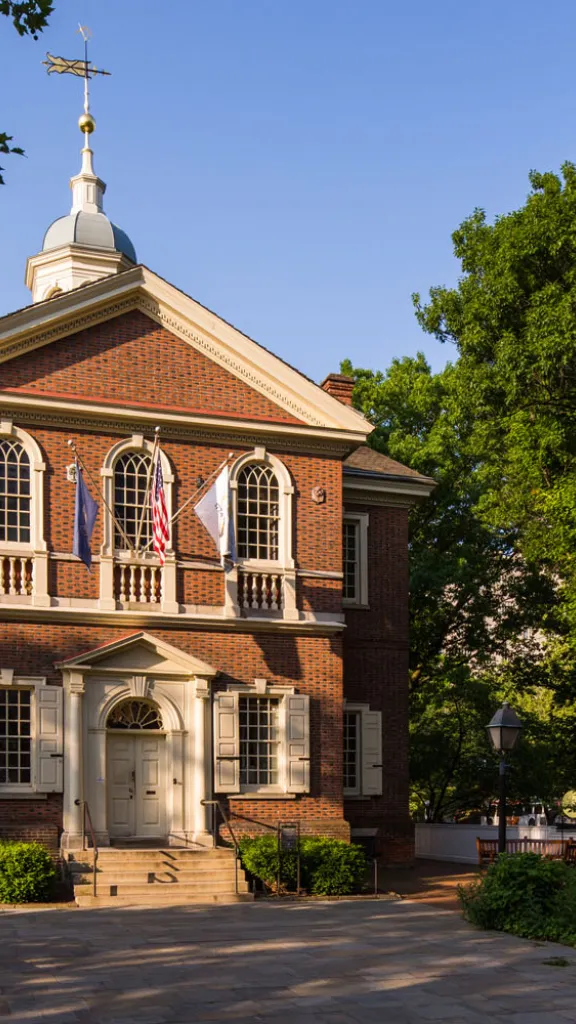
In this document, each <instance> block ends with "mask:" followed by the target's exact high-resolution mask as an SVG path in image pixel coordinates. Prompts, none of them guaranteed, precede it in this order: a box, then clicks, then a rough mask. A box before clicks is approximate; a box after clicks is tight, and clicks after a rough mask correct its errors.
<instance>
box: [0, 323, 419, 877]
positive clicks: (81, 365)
mask: <svg viewBox="0 0 576 1024" xmlns="http://www.w3.org/2000/svg"><path fill="white" fill-rule="evenodd" d="M2 387H3V388H6V389H8V390H15V391H19V392H21V393H37V394H43V395H45V396H48V395H50V396H54V395H60V396H61V397H66V396H69V397H76V398H77V397H81V398H84V399H93V400H98V401H101V402H103V403H104V404H105V403H106V402H113V403H120V404H122V405H124V404H125V403H126V398H127V396H129V397H130V404H131V405H133V406H134V407H136V408H137V407H138V405H139V404H142V406H143V407H146V408H147V409H152V408H154V406H152V405H151V404H150V400H151V398H153V400H154V402H155V403H157V404H156V407H157V408H171V409H185V410H187V411H190V412H192V411H193V412H196V413H199V412H200V413H201V412H205V413H207V414H213V415H218V414H222V415H225V416H227V417H237V418H238V419H239V420H241V419H243V418H244V419H247V418H249V419H259V420H262V421H263V422H267V423H271V422H278V423H290V422H296V421H295V420H294V417H293V416H292V415H291V414H289V413H287V412H285V411H284V410H283V409H280V408H279V407H277V406H276V405H274V403H273V402H271V401H270V400H269V399H268V398H266V397H264V396H262V395H261V394H259V393H258V392H256V391H254V390H252V389H251V388H250V387H248V386H247V385H246V384H244V383H243V382H242V381H239V380H238V379H237V378H236V377H234V376H233V375H232V374H230V373H229V372H228V371H227V370H224V369H223V368H221V367H219V366H216V365H215V364H214V363H212V362H211V361H210V360H208V359H206V358H205V357H204V356H203V355H201V354H199V353H198V352H196V351H195V350H193V349H192V348H191V347H190V346H188V345H187V344H186V343H185V342H182V341H180V340H179V339H177V338H175V337H174V336H172V335H171V334H170V333H169V332H167V331H166V330H165V329H164V328H162V327H159V326H158V325H157V324H155V323H154V322H153V321H152V320H150V319H149V318H148V317H146V316H144V315H143V314H141V313H129V314H125V315H124V316H120V317H117V318H116V319H115V320H112V321H108V322H107V323H105V324H102V325H99V326H95V327H92V328H89V329H87V330H85V331H81V332H78V333H77V334H75V335H73V336H71V337H69V338H66V339H62V340H61V341H58V342H55V343H53V344H51V345H47V346H45V347H43V348H41V349H38V350H37V351H35V352H32V353H30V354H29V355H26V356H22V357H20V358H17V359H14V360H11V361H10V362H9V363H7V364H4V365H3V367H2ZM15 422H16V423H17V425H18V419H17V417H15ZM29 432H30V433H31V434H32V435H33V436H34V437H35V439H36V440H37V442H38V443H39V445H40V447H41V449H42V451H43V457H44V459H45V462H46V467H47V469H46V474H45V508H46V539H47V542H48V547H49V549H50V551H51V552H55V553H68V552H71V549H72V535H73V519H74V497H75V488H74V486H73V485H72V484H70V483H69V482H68V481H67V480H66V466H67V465H68V464H69V463H70V462H71V461H72V460H71V454H70V449H69V447H68V445H67V443H66V442H67V440H68V439H69V438H72V439H73V440H75V441H76V443H77V445H78V449H79V451H80V452H81V454H82V457H83V459H84V461H85V463H86V466H87V468H88V470H89V471H90V473H91V474H92V476H93V477H94V479H95V480H96V481H97V482H98V485H99V484H100V479H101V477H100V469H101V466H102V464H103V461H104V458H105V456H106V454H107V452H108V451H109V450H110V448H111V447H112V446H113V445H114V444H116V443H117V441H118V440H120V439H121V438H122V437H123V436H124V435H121V434H118V433H114V432H111V431H109V430H96V429H94V430H93V431H91V432H89V431H82V430H75V431H71V430H70V429H68V428H62V429H59V428H51V427H42V428H39V429H36V428H31V429H29ZM138 432H145V431H144V429H143V427H142V426H140V428H138V427H136V426H135V427H134V433H138ZM147 433H148V436H149V437H151V432H150V430H148V431H147ZM162 448H163V450H164V452H165V453H166V455H167V457H168V459H169V460H170V463H171V465H172V467H173V470H174V474H175V484H174V487H173V508H174V509H176V508H178V506H179V505H180V504H181V503H182V502H183V501H185V500H186V499H187V498H188V497H189V496H190V495H191V494H192V493H193V492H194V491H195V490H196V487H197V480H198V478H199V477H202V478H204V479H206V478H207V477H208V476H209V475H210V474H211V473H212V472H213V471H214V470H215V469H216V468H217V467H218V465H219V464H220V463H221V462H222V461H223V460H224V458H225V457H226V456H227V454H228V453H229V452H230V451H234V452H235V453H236V454H237V455H241V454H243V453H244V452H245V451H247V450H248V448H247V446H246V445H245V444H240V443H239V441H238V437H237V435H236V436H235V435H231V436H230V437H229V438H223V439H222V442H221V443H210V444H208V443H201V442H199V441H196V442H193V443H188V442H184V441H182V440H178V439H175V438H173V437H171V436H170V435H169V430H168V429H166V431H165V433H164V432H163V435H162ZM269 449H270V451H271V452H272V453H274V454H276V455H277V456H278V457H279V458H280V459H281V460H282V461H283V462H284V464H285V465H286V467H287V469H288V471H289V472H290V475H291V478H292V481H293V484H294V497H293V511H294V517H293V539H294V550H293V553H294V558H295V562H296V566H297V567H298V568H300V569H303V570H305V571H308V572H310V571H315V572H341V569H342V557H341V529H342V466H341V463H340V461H339V460H338V459H336V458H331V457H328V456H326V457H320V456H317V455H311V454H307V453H306V452H303V451H301V450H299V449H294V450H293V451H289V452H285V451H281V450H279V449H276V448H275V447H274V445H273V444H272V443H271V444H270V445H269ZM89 486H90V488H91V490H92V491H93V492H94V486H93V485H92V484H89ZM317 486H321V487H323V488H325V490H326V502H325V503H323V504H316V503H315V502H314V501H313V500H312V497H311V492H312V490H313V488H315V487H317ZM98 489H99V486H98V488H96V490H98ZM95 496H97V495H96V494H95ZM347 507H349V508H350V510H351V511H352V510H358V511H368V512H369V515H370V528H369V558H368V565H369V574H370V575H369V600H370V609H369V610H353V609H349V610H347V612H346V622H347V629H346V631H345V633H344V637H343V639H342V637H340V636H337V637H333V638H326V637H321V636H316V637H311V636H308V635H306V636H303V635H287V634H280V633H268V632H266V633H265V632H261V633H256V632H254V633H253V634H249V633H231V632H228V633H227V632H226V631H225V629H214V630H213V631H207V630H205V631H199V630H195V629H191V628H190V626H189V624H188V623H186V622H183V623H182V625H181V626H179V627H174V628H173V629H167V628H166V627H164V628H162V623H161V622H160V621H159V625H158V628H156V627H155V628H154V633H155V635H157V636H158V637H159V638H161V639H164V640H166V641H167V642H168V643H171V644H174V645H175V646H176V647H181V648H182V649H183V650H185V651H188V652H189V653H190V654H194V655H196V656H197V657H199V658H201V659H202V660H204V661H207V662H209V663H211V664H212V665H214V666H215V667H216V668H218V669H219V670H220V672H221V676H220V680H221V681H222V682H232V681H235V682H237V681H243V682H246V681H252V680H253V679H254V678H256V677H263V678H267V679H269V680H270V681H271V682H282V683H290V684H292V685H295V686H296V687H298V689H299V690H301V692H304V693H308V694H309V695H310V697H311V716H312V721H311V735H312V762H311V785H312V792H311V794H310V795H309V796H308V795H306V796H302V797H297V798H296V799H295V800H285V801H275V802H268V801H266V802H262V801H257V800H238V799H236V800H234V799H233V800H232V801H231V810H232V811H233V813H234V814H235V815H242V816H243V818H244V819H246V821H245V827H246V830H248V829H249V828H254V829H255V828H258V827H260V826H259V822H262V821H264V820H265V821H268V822H271V821H274V822H275V821H276V820H278V819H282V820H288V819H291V818H294V817H298V818H299V819H300V820H301V822H302V828H303V829H304V830H305V831H310V832H315V831H319V832H322V831H323V832H325V833H326V834H330V835H337V836H340V837H342V838H345V837H347V836H348V831H349V827H350V825H352V826H353V827H356V828H362V827H363V828H368V827H375V828H377V829H378V833H379V843H380V849H381V854H382V856H383V858H385V859H390V858H392V859H397V858H398V857H400V858H404V857H407V856H409V851H410V844H411V826H410V822H409V818H408V775H407V771H408V737H407V659H408V547H407V543H408V534H407V518H408V516H407V510H406V509H402V508H393V507H390V508H383V509H380V508H376V507H373V506H367V507H366V508H364V507H363V506H362V505H361V504H358V503H353V504H351V505H349V506H348V505H347ZM104 514H105V513H104V510H103V508H102V507H101V509H100V515H99V517H98V520H97V523H96V529H95V534H94V541H93V551H94V552H97V551H98V549H99V546H100V544H101V542H102V521H103V515H104ZM174 546H175V549H176V552H177V557H178V558H179V559H180V560H184V561H196V562H204V563H205V564H206V565H207V566H210V565H212V566H216V565H217V564H218V558H217V553H216V550H215V547H214V544H213V541H212V539H211V538H210V536H209V535H208V533H207V532H206V530H205V529H204V528H203V527H202V525H201V523H200V522H199V520H198V518H197V517H196V516H195V515H194V512H193V510H192V509H191V508H190V509H189V511H188V512H187V513H186V514H185V515H183V516H182V517H181V519H179V520H178V522H177V524H176V525H175V528H174ZM98 580H99V567H98V563H97V561H96V563H95V565H94V566H93V571H92V573H91V574H89V573H88V572H87V571H86V570H85V568H84V566H82V565H79V564H78V563H75V562H71V561H67V560H62V559H56V560H52V561H51V565H50V589H51V592H52V593H53V594H57V595H58V596H60V597H64V598H79V599H94V598H96V597H97V596H98ZM178 598H179V600H180V601H181V602H183V603H187V604H200V605H207V604H214V605H221V604H222V601H223V578H222V573H221V572H219V571H210V570H206V571H203V570H201V569H198V568H186V569H182V568H181V569H179V570H178ZM297 601H298V605H299V607H300V608H302V609H304V610H307V611H309V610H310V611H318V612H337V611H340V610H341V583H340V581H339V580H330V579H322V578H319V577H312V576H303V577H301V578H300V579H299V580H298V585H297ZM132 631H133V630H126V629H114V628H112V627H106V628H103V627H97V626H90V625H88V624H84V625H70V624H66V625H63V626H56V625H48V624H40V625H32V624H30V623H28V624H26V623H24V622H22V623H10V624H8V623H0V664H4V665H9V666H11V667H14V668H15V669H16V671H17V672H19V673H30V674H33V675H46V676H47V677H48V678H49V679H50V680H51V681H54V682H59V681H60V680H59V674H58V673H57V672H56V670H55V669H54V667H53V666H54V662H55V661H59V660H62V659H65V658H67V657H71V656H73V655H75V654H78V653H80V652H83V651H87V650H90V649H92V648H94V647H96V646H99V645H102V644H104V643H107V642H111V641H113V640H117V639H119V638H120V637H121V636H123V635H127V634H128V633H130V632H132ZM342 644H343V647H342ZM342 658H343V661H342ZM343 665H344V682H343ZM343 694H345V695H346V696H347V697H348V698H349V699H353V700H357V701H365V702H367V703H370V705H371V706H372V707H373V708H375V709H380V710H381V711H382V714H383V725H384V750H383V763H384V794H383V796H382V798H376V799H371V800H369V801H361V802H353V801H347V802H346V818H344V814H343V802H342V789H341V786H342V700H343ZM2 805H3V806H4V805H5V808H6V809H5V812H1V811H0V830H1V828H2V813H5V814H6V815H16V817H17V818H18V820H19V822H20V825H21V826H22V827H24V825H25V826H26V828H35V827H37V828H41V827H42V828H44V827H46V828H54V827H55V826H60V823H61V821H60V810H59V808H60V803H54V801H53V800H52V799H49V800H48V801H36V802H35V801H22V805H21V806H20V804H19V803H18V802H14V801H2ZM37 808H38V809H37ZM44 814H48V815H49V819H47V820H44V819H43V818H42V815H44ZM38 815H39V817H38ZM50 815H52V817H50ZM13 824H14V823H13ZM16 824H17V823H16ZM4 827H5V828H9V827H12V825H10V824H9V822H8V821H6V822H5V823H4Z"/></svg>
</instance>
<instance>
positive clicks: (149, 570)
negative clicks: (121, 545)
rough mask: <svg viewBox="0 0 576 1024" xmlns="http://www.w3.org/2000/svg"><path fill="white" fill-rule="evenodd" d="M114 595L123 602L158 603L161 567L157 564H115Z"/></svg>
mask: <svg viewBox="0 0 576 1024" xmlns="http://www.w3.org/2000/svg"><path fill="white" fill-rule="evenodd" d="M114 597H115V598H116V600H117V601H122V602H123V604H160V603H161V601H162V569H161V567H160V566H159V565H134V564H132V563H129V564H128V565H117V566H116V568H115V573H114Z"/></svg>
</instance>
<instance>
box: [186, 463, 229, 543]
mask: <svg viewBox="0 0 576 1024" xmlns="http://www.w3.org/2000/svg"><path fill="white" fill-rule="evenodd" d="M194 511H195V513H196V515H197V516H198V519H199V520H200V522H201V523H202V525H203V526H204V527H205V528H206V529H207V530H208V533H209V534H210V536H211V537H212V538H213V539H214V543H215V545H216V547H217V548H218V551H219V553H220V556H221V557H222V558H224V556H225V555H226V556H228V558H231V559H232V561H233V562H235V561H236V543H235V537H234V523H233V520H232V501H231V494H230V470H229V469H228V466H225V467H224V469H223V470H222V472H221V473H220V474H219V475H218V476H217V477H216V479H215V481H214V483H213V484H212V486H211V488H210V489H209V490H208V491H206V494H205V495H204V497H203V498H201V499H200V501H199V502H198V504H197V505H195V506H194Z"/></svg>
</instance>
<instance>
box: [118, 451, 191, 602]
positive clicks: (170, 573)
mask: <svg viewBox="0 0 576 1024" xmlns="http://www.w3.org/2000/svg"><path fill="white" fill-rule="evenodd" d="M128 452H141V453H145V454H146V455H150V456H152V455H153V453H154V442H153V441H149V440H147V438H145V437H144V436H143V434H132V437H128V438H124V440H122V441H118V442H117V443H116V444H115V445H113V447H112V448H110V450H109V451H108V453H107V455H106V458H105V459H104V463H103V465H102V469H101V470H100V475H101V477H102V493H103V496H104V501H103V503H102V505H103V507H102V512H101V514H102V516H103V526H102V547H101V548H100V599H99V602H98V605H99V607H100V608H101V609H103V610H106V611H114V610H116V600H115V598H114V565H117V564H122V563H124V564H126V565H130V564H132V563H135V564H138V565H150V566H157V565H159V564H160V563H159V560H158V556H157V555H156V553H155V552H154V551H153V550H152V549H151V548H150V549H149V550H147V551H146V552H144V553H141V554H140V555H138V556H137V557H136V556H135V555H134V554H133V553H132V551H131V550H130V549H127V550H119V549H117V548H115V547H114V533H115V530H114V522H113V519H112V516H111V514H110V512H108V509H107V508H106V505H108V507H109V508H111V509H113V508H114V471H115V468H116V463H117V461H118V459H119V458H120V457H121V456H122V455H125V454H127V453H128ZM160 462H161V465H162V475H163V477H164V494H165V497H166V510H167V513H168V521H169V522H170V520H171V519H172V502H173V485H174V472H173V470H172V466H171V464H170V461H169V459H168V457H167V455H166V453H165V452H164V451H163V450H162V448H160ZM169 530H170V538H169V542H168V545H167V549H166V560H165V563H164V566H163V568H162V603H161V606H160V607H161V610H162V611H163V612H166V613H167V614H172V615H173V614H177V613H178V611H179V605H178V602H177V600H176V554H175V551H174V549H173V547H172V527H171V526H170V527H169Z"/></svg>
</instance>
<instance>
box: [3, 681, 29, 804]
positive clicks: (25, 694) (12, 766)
mask: <svg viewBox="0 0 576 1024" xmlns="http://www.w3.org/2000/svg"><path fill="white" fill-rule="evenodd" d="M31 696H32V691H31V690H17V689H12V688H11V689H7V688H5V689H0V783H2V782H3V783H6V782H9V783H12V784H20V785H22V784H29V783H30V781H31V777H32V776H31V770H30V764H31V761H30V758H31V741H30V709H31Z"/></svg>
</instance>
